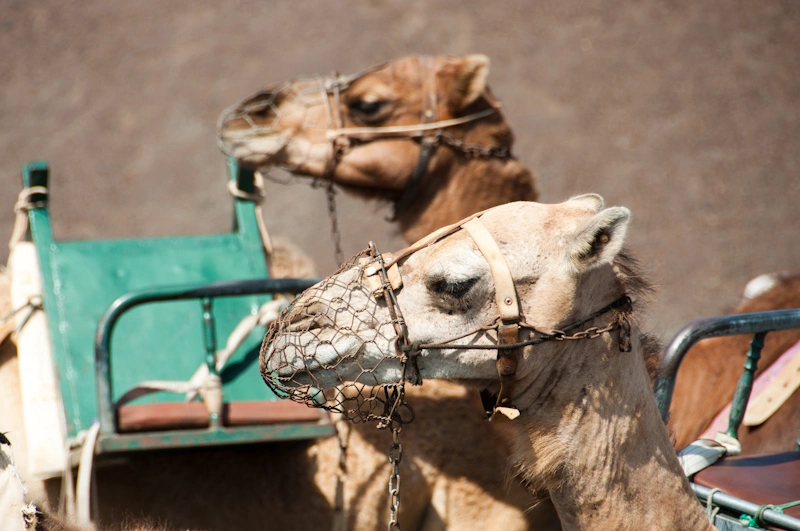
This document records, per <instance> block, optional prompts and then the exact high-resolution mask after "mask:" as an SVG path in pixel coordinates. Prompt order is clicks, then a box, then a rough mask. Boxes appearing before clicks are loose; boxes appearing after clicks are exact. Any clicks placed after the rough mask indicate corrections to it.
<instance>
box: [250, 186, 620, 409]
mask: <svg viewBox="0 0 800 531" xmlns="http://www.w3.org/2000/svg"><path fill="white" fill-rule="evenodd" d="M628 218H629V211H628V210H627V209H625V208H622V207H614V208H604V207H603V200H602V198H601V197H600V196H597V195H585V196H579V197H576V198H573V199H571V200H569V201H567V202H565V203H561V204H556V205H544V204H539V203H533V202H517V203H510V204H507V205H502V206H498V207H495V208H492V209H490V210H488V211H486V212H484V213H481V214H479V215H476V216H473V217H472V220H469V221H468V222H465V223H459V224H456V225H453V226H449V227H445V228H443V229H441V230H440V231H438V232H436V233H433V234H432V235H430V236H429V237H427V238H425V239H423V240H422V241H420V242H417V243H416V244H414V245H412V246H410V247H409V248H407V249H405V250H403V251H400V252H398V253H395V254H394V255H383V257H382V260H379V259H378V256H379V255H377V254H376V253H374V252H373V253H372V255H370V254H369V253H362V254H360V255H358V256H356V257H355V258H354V259H353V260H352V261H351V262H350V263H349V264H347V265H345V266H344V267H343V268H342V269H341V270H340V271H339V272H338V273H337V274H335V275H332V276H330V277H328V278H327V279H325V280H323V281H322V282H321V283H319V284H317V285H316V286H314V287H312V288H310V289H309V290H308V291H306V292H305V293H303V294H302V295H301V296H300V297H298V299H296V300H295V302H294V303H293V304H292V305H291V306H290V307H289V308H287V310H286V311H285V313H284V314H283V315H282V318H281V319H279V321H278V322H277V323H276V324H275V325H273V328H272V329H271V330H270V332H269V333H268V334H267V337H266V338H265V340H264V346H263V348H262V352H261V369H262V374H263V375H264V377H265V379H266V380H267V381H268V382H270V383H272V384H273V385H277V386H278V387H281V388H282V389H283V390H284V391H286V392H288V393H289V394H292V393H294V394H295V396H297V395H298V394H299V395H302V396H301V399H304V400H306V401H307V402H314V401H316V402H317V403H318V405H320V404H321V403H322V402H324V401H325V400H326V399H328V398H330V397H329V396H328V397H327V398H326V396H324V395H323V394H322V392H323V391H325V390H327V389H331V388H334V387H336V386H342V384H352V383H356V384H357V385H361V386H376V385H378V386H380V385H388V386H392V385H397V384H399V383H401V382H403V381H409V380H410V381H412V382H415V381H418V380H419V379H420V378H421V379H422V380H425V379H429V378H444V379H450V380H459V381H466V382H474V383H479V384H481V385H486V384H487V382H492V381H495V382H496V381H498V380H500V379H501V377H500V376H499V372H498V370H499V369H500V366H499V365H496V359H497V350H496V348H494V349H493V348H492V347H493V346H494V347H496V345H497V343H498V341H500V342H503V341H502V338H498V334H499V333H501V332H500V331H499V330H498V325H502V324H507V323H512V324H513V323H515V322H516V323H517V324H519V325H520V326H519V327H518V329H517V332H518V336H517V337H516V338H513V339H512V340H511V341H506V343H509V342H510V343H513V342H515V341H523V342H524V341H528V342H529V343H530V344H528V345H527V346H525V347H524V348H522V350H521V356H520V359H519V368H518V370H516V375H515V378H516V379H521V378H522V379H524V378H526V377H527V376H528V375H529V373H531V372H532V371H542V370H543V367H544V366H546V364H547V352H549V351H553V350H554V346H553V345H554V344H556V343H562V342H558V341H546V342H539V341H538V340H537V338H540V337H548V336H550V335H552V334H553V331H554V330H559V329H563V328H564V327H568V325H569V324H570V323H575V322H576V321H580V320H581V319H585V318H587V317H592V314H593V312H596V311H597V310H598V309H602V308H603V307H608V306H609V304H610V303H613V302H614V301H616V300H617V299H619V298H620V297H621V296H622V295H623V292H622V291H623V288H622V287H621V286H620V283H619V282H618V281H617V279H616V276H615V272H614V268H613V267H612V263H613V262H614V260H615V258H616V256H617V254H618V253H619V252H620V250H621V248H622V244H623V241H624V236H625V232H626V227H627V222H628ZM475 224H478V225H480V227H477V228H476V227H475ZM481 227H482V228H481ZM481 233H482V235H481ZM487 239H488V240H491V241H490V242H489V243H485V242H486V241H487ZM492 242H494V246H493V245H492ZM493 248H494V251H492V249H493ZM498 264H499V265H498ZM502 264H505V266H503V265H502ZM504 267H505V271H506V273H505V277H503V273H502V270H503V268H504ZM498 271H501V272H500V273H498ZM501 277H502V278H501ZM389 286H391V287H392V289H389ZM510 310H511V311H510ZM509 311H510V313H509ZM515 312H516V317H515V316H514V314H515ZM605 313H613V312H607V311H603V312H601V313H600V314H598V315H596V316H595V317H597V319H596V320H597V322H602V321H611V320H613V315H605ZM589 321H592V319H589ZM589 324H597V323H595V322H594V321H592V323H588V321H587V325H586V326H589ZM604 324H605V323H604ZM584 328H585V327H584ZM478 346H483V347H484V348H479V347H478ZM559 363H560V364H561V365H564V364H565V360H564V359H561V360H560V361H559ZM310 395H314V396H312V400H309V399H308V397H309V396H310Z"/></svg>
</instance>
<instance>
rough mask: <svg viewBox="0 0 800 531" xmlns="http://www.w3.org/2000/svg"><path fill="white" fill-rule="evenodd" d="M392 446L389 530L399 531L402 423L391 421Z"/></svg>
mask: <svg viewBox="0 0 800 531" xmlns="http://www.w3.org/2000/svg"><path fill="white" fill-rule="evenodd" d="M389 429H390V430H391V431H392V446H390V447H389V464H390V465H391V466H392V474H391V476H389V528H388V529H389V531H393V530H396V531H400V521H399V516H400V461H401V460H402V459H403V445H402V444H400V432H401V431H402V430H403V425H402V424H400V423H398V422H394V421H393V422H392V423H391V424H390V425H389Z"/></svg>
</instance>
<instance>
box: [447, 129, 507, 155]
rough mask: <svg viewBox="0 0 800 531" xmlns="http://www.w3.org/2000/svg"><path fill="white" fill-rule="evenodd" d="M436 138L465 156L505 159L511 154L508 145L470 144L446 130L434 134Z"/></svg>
mask: <svg viewBox="0 0 800 531" xmlns="http://www.w3.org/2000/svg"><path fill="white" fill-rule="evenodd" d="M436 136H437V139H439V140H441V141H442V142H444V143H445V144H447V145H449V146H451V147H453V148H455V149H457V150H459V151H461V152H462V153H464V154H465V155H467V156H472V157H497V158H500V159H505V158H508V157H510V156H511V149H510V148H509V147H508V146H500V147H495V146H482V145H480V144H470V143H469V142H465V141H463V140H459V139H457V138H456V137H454V136H453V135H451V134H450V133H448V132H446V131H439V132H437V134H436Z"/></svg>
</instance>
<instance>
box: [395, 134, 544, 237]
mask: <svg viewBox="0 0 800 531" xmlns="http://www.w3.org/2000/svg"><path fill="white" fill-rule="evenodd" d="M430 166H431V169H430V171H429V172H428V173H427V174H426V175H425V176H424V177H423V178H422V181H421V182H420V184H419V190H418V192H417V193H416V194H415V199H414V201H413V203H411V204H409V205H408V206H407V207H406V208H405V209H404V210H402V211H398V212H397V213H396V216H397V221H398V223H399V225H400V230H401V231H402V233H403V238H404V239H405V240H406V241H408V242H413V241H417V240H418V239H420V238H422V237H424V236H425V235H427V234H429V233H431V232H433V231H434V230H436V229H438V228H440V227H443V226H445V225H450V224H452V223H455V222H457V221H458V220H460V219H463V218H465V217H467V216H469V215H471V214H473V213H475V212H479V211H481V210H485V209H487V208H491V207H494V206H497V205H501V204H504V203H510V202H513V201H534V200H536V198H537V195H538V194H537V191H536V187H535V183H534V177H533V175H532V173H531V172H530V170H528V169H527V168H526V167H525V166H524V165H522V164H521V163H520V162H519V161H518V160H516V159H514V158H507V159H499V158H475V157H472V158H467V157H465V156H464V155H463V154H461V153H454V152H453V151H452V150H451V149H450V148H448V147H442V146H440V147H439V148H437V152H436V153H435V154H434V155H433V161H432V162H431V165H430Z"/></svg>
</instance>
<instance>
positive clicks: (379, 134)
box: [217, 55, 511, 218]
mask: <svg viewBox="0 0 800 531" xmlns="http://www.w3.org/2000/svg"><path fill="white" fill-rule="evenodd" d="M417 60H418V62H419V69H420V91H421V94H422V109H421V114H420V120H419V123H418V124H412V125H396V126H383V127H344V117H343V114H342V101H341V99H342V98H341V96H342V92H343V91H344V90H346V89H347V88H349V87H350V86H351V85H352V84H353V83H354V82H355V81H357V80H358V79H360V78H362V77H363V76H365V75H367V74H370V73H373V72H376V71H379V70H382V69H384V68H386V67H387V65H388V64H389V63H383V64H380V65H377V66H374V67H371V68H368V69H366V70H363V71H361V72H358V73H357V74H354V75H350V76H342V75H339V74H334V75H333V76H332V77H329V78H323V77H322V76H313V78H312V79H308V80H307V82H308V85H309V88H305V89H303V90H300V91H298V90H295V89H294V88H293V87H294V86H295V84H300V81H301V80H300V79H295V80H293V81H290V82H288V83H286V84H284V85H281V86H278V87H277V88H275V89H271V90H266V91H260V92H257V93H255V94H254V95H252V96H251V97H249V98H247V99H248V100H253V101H255V103H250V104H247V105H244V106H243V105H235V106H233V107H231V108H229V109H227V110H225V111H223V112H222V114H221V115H220V118H219V121H218V124H217V139H218V144H219V146H220V149H221V150H222V151H223V152H224V153H226V154H227V155H230V156H233V154H234V153H233V146H232V144H230V143H228V142H227V141H226V140H225V139H224V138H223V134H222V132H223V130H224V129H225V127H226V126H227V124H229V123H231V122H232V121H234V120H237V119H241V120H243V121H245V122H246V123H248V124H249V125H250V132H249V133H247V134H245V136H246V137H247V136H251V137H254V138H258V137H260V136H262V135H269V134H275V133H279V131H277V130H276V129H274V128H273V127H272V126H259V125H256V124H255V122H254V121H253V120H252V119H251V118H250V114H251V113H257V112H259V111H262V110H264V109H266V108H268V107H272V109H273V111H274V112H275V115H276V116H280V112H279V110H278V107H277V106H276V104H275V97H276V95H278V94H280V93H282V92H283V91H286V92H287V93H294V94H295V97H296V98H297V99H298V100H302V99H304V98H310V97H311V96H314V95H318V94H319V95H321V97H319V99H314V101H313V103H310V104H309V105H314V106H316V105H322V106H324V112H325V119H326V121H327V124H326V126H325V141H326V142H330V144H331V151H330V155H329V158H327V159H325V169H324V172H323V175H322V176H321V179H322V180H323V181H325V182H327V183H333V175H334V173H335V171H336V167H337V166H338V164H339V161H340V160H341V158H342V156H343V155H344V154H345V153H347V152H348V151H350V150H352V149H354V148H355V147H357V146H358V145H361V144H365V143H368V142H374V141H379V140H389V139H400V138H407V139H420V141H419V142H420V152H419V157H418V158H417V163H416V165H415V167H414V171H413V173H412V175H411V177H410V178H409V181H408V183H407V184H406V186H405V187H404V188H403V191H402V192H401V194H400V196H399V197H398V198H397V199H396V200H395V202H394V214H393V218H394V217H396V216H397V213H398V212H400V211H403V210H405V209H407V208H409V207H410V206H412V205H413V204H414V202H415V200H416V199H417V195H418V192H419V188H420V184H421V183H422V180H423V178H424V176H425V174H426V173H427V169H428V166H429V163H430V159H431V157H432V156H433V154H434V151H435V148H436V146H438V145H440V144H447V145H449V146H450V147H452V148H453V149H455V150H456V151H459V152H461V153H463V154H465V155H466V156H470V157H473V156H474V157H495V158H508V157H510V156H511V150H510V147H509V146H483V145H478V144H470V143H467V142H465V141H463V140H460V139H457V138H455V137H454V136H453V135H452V134H450V133H449V132H448V131H447V130H448V129H450V128H452V127H455V126H459V125H464V124H468V123H471V122H475V121H478V120H481V119H483V118H485V117H487V116H491V115H493V114H496V113H498V111H499V107H500V104H499V102H497V101H496V100H495V99H494V98H493V97H492V96H491V95H490V94H489V93H488V92H487V93H485V94H484V95H483V96H482V98H483V100H484V101H485V102H487V103H488V105H489V108H487V109H484V110H481V111H478V112H475V113H472V114H469V115H466V116H460V117H457V118H452V119H447V120H441V119H439V110H438V109H439V98H438V94H437V87H436V70H435V64H434V62H435V58H434V57H433V56H427V55H420V56H417ZM315 97H318V96H315ZM320 161H321V160H320ZM277 166H279V167H281V168H282V169H284V170H286V171H288V172H290V173H299V169H298V167H297V166H296V165H286V164H277ZM330 186H332V184H329V185H328V187H329V189H330ZM328 196H329V197H328V201H329V203H330V202H331V197H332V194H331V193H330V190H329V193H328ZM329 208H330V206H329Z"/></svg>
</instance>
